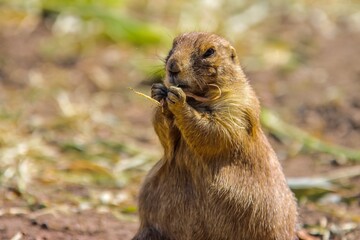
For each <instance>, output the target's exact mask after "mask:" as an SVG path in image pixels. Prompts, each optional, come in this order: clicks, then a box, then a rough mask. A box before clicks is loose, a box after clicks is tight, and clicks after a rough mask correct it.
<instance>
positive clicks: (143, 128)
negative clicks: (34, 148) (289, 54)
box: [0, 24, 360, 240]
mask: <svg viewBox="0 0 360 240" xmlns="http://www.w3.org/2000/svg"><path fill="white" fill-rule="evenodd" d="M292 28H293V29H296V27H294V25H291V24H290V25H287V24H284V25H283V26H282V27H281V28H280V29H278V30H277V31H278V32H274V33H272V34H274V35H277V36H278V37H280V38H283V39H286V40H287V41H288V42H290V43H291V42H292V43H295V42H296V41H297V39H299V37H301V36H302V35H303V32H302V31H301V28H299V29H300V30H299V31H291V29H292ZM289 31H290V32H292V34H289ZM306 31H308V29H307V30H306ZM312 31H313V34H314V35H316V37H314V38H312V41H313V42H312V43H311V44H309V45H306V46H304V47H303V48H302V49H301V51H302V54H303V56H302V57H303V58H304V59H306V63H304V64H299V66H298V67H297V68H295V69H291V70H289V69H276V68H270V69H257V70H251V69H246V65H245V71H246V72H247V74H248V76H249V79H250V81H251V84H252V85H253V86H254V88H255V91H256V92H257V93H258V95H259V97H260V99H261V102H262V104H263V105H264V106H267V107H271V109H272V110H274V111H275V112H277V113H279V115H281V116H282V117H283V118H284V119H285V120H286V121H287V122H290V123H292V124H294V125H297V126H299V127H301V128H302V129H305V130H306V131H308V132H310V133H312V134H314V135H316V136H319V137H320V138H322V139H324V140H326V141H329V142H333V143H336V144H340V145H344V146H347V147H352V148H357V149H359V143H360V130H359V129H360V95H359V93H360V84H359V83H360V82H359V81H360V79H359V76H360V64H359V56H360V44H359V42H360V32H358V31H351V30H350V29H347V28H342V29H341V28H339V29H338V32H337V33H336V34H335V35H334V36H332V37H325V36H322V35H321V34H319V33H317V32H316V31H315V30H314V29H313V30H312ZM285 33H286V35H284V36H282V35H281V34H285ZM307 34H308V35H311V34H309V33H308V32H307ZM49 38H51V31H50V30H49V29H47V28H46V27H45V26H44V25H41V24H40V26H39V27H37V28H36V29H35V30H34V31H32V32H30V33H29V32H28V31H27V30H26V29H18V30H17V31H15V32H11V34H9V32H8V31H5V30H4V29H2V30H0V42H1V45H0V53H1V54H0V55H1V59H7V60H2V62H1V61H0V62H1V68H0V84H1V88H0V100H1V101H3V100H7V99H14V98H16V97H18V95H17V96H15V95H14V97H13V98H10V97H9V96H10V95H11V94H14V93H15V94H19V93H21V91H20V90H21V89H26V88H27V87H28V85H29V84H31V83H29V82H28V80H27V77H26V76H27V74H28V70H29V69H33V68H34V67H36V66H37V67H39V68H41V69H42V70H43V71H44V72H45V73H46V74H48V76H51V77H54V78H56V76H52V75H51V71H52V68H54V66H56V67H58V68H61V69H62V73H63V74H67V73H68V74H69V75H71V77H74V79H78V80H77V81H75V82H71V83H67V84H69V85H73V86H74V88H75V86H77V85H78V84H80V85H81V83H82V82H81V81H85V80H84V79H88V76H89V75H91V74H92V72H91V70H92V69H93V68H95V67H97V66H103V65H104V63H103V62H102V60H101V59H103V58H102V57H103V53H104V52H106V51H107V50H108V48H107V47H103V48H102V47H100V48H99V49H95V50H94V51H93V53H92V54H93V55H92V57H91V58H86V59H84V58H81V57H79V56H76V55H75V54H72V53H61V54H60V53H59V54H60V55H58V56H56V58H54V60H52V61H50V63H48V61H49V59H44V57H43V56H42V54H43V53H41V52H39V46H41V45H42V43H43V42H44V41H45V40H47V39H49ZM123 48H124V49H126V46H125V47H123ZM129 55H131V52H126V51H124V52H123V55H122V56H121V57H120V60H119V61H120V62H121V63H124V65H125V66H124V67H122V68H120V69H115V68H111V66H110V67H108V68H109V69H110V70H109V74H110V75H111V76H113V79H116V78H118V76H122V75H123V76H125V78H127V79H134V78H136V77H139V78H141V75H139V74H136V73H133V71H134V70H131V71H130V72H129V71H127V65H126V61H127V59H128V58H129V57H131V56H129ZM334 56H335V57H334ZM1 59H0V60H1ZM99 59H100V60H99ZM56 74H58V72H56ZM49 78H50V77H49ZM79 79H82V80H79ZM300 79H306V80H305V81H303V80H302V81H301V80H300ZM49 81H51V80H49ZM86 81H89V80H86ZM144 82H146V81H144ZM144 82H142V81H140V80H138V81H137V82H136V84H137V85H136V86H138V87H139V88H143V89H147V90H148V89H149V87H148V85H146V83H145V84H144ZM33 84H34V83H33ZM35 84H37V83H35ZM128 85H129V83H128V82H127V81H121V80H120V82H118V83H117V84H116V85H115V88H116V90H119V91H120V92H121V93H122V94H121V95H114V96H112V97H113V98H112V101H113V104H114V105H115V106H112V107H109V108H113V109H112V110H116V111H117V112H118V114H119V116H121V119H122V121H123V122H122V124H123V125H124V126H125V128H126V129H128V128H131V131H130V130H128V131H126V130H124V134H123V136H122V137H119V140H123V139H125V140H126V141H127V142H131V143H135V144H137V145H138V146H141V147H142V148H143V149H146V151H155V152H158V153H161V148H160V145H159V143H158V142H157V139H156V136H155V134H154V133H153V130H152V127H151V121H150V117H149V116H150V115H151V112H152V109H151V107H149V105H148V104H144V102H142V101H141V100H129V98H130V97H129V94H126V93H125V92H126V91H127V90H124V89H126V87H127V86H128ZM81 86H82V87H83V88H86V89H87V90H86V91H87V92H89V93H93V92H96V91H98V89H99V88H102V87H103V88H111V87H112V86H111V84H110V87H108V86H99V85H96V81H95V82H91V81H89V82H88V83H87V84H86V86H85V87H84V86H83V85H81ZM38 87H39V88H41V86H38ZM19 89H20V90H19ZM269 90H271V91H269ZM50 94H51V93H50ZM51 104H53V103H51V102H50V103H41V104H40V103H37V105H36V107H34V106H33V108H31V109H30V110H29V109H28V110H29V111H34V113H37V112H41V113H42V114H45V115H48V116H51V115H52V114H53V111H54V109H53V107H52V105H51ZM144 116H146V117H144ZM101 134H103V135H104V136H106V135H107V134H108V133H107V132H106V131H102V132H101ZM59 137H61V136H59ZM122 138H123V139H122ZM269 138H270V140H271V142H272V144H273V146H274V148H275V150H276V152H277V154H278V155H279V158H280V161H281V163H282V165H283V168H284V171H285V174H286V176H287V177H289V178H291V177H312V176H322V175H323V174H326V173H329V172H331V170H339V169H348V168H349V167H350V168H351V167H353V166H356V164H355V163H354V162H351V161H343V159H336V158H334V157H332V156H329V155H327V154H320V153H313V152H306V151H301V146H297V145H296V144H295V145H293V143H291V142H290V143H287V142H284V141H280V140H279V139H277V138H276V137H274V136H272V135H271V134H269ZM289 149H293V152H291V151H289ZM138 183H139V182H136V183H135V184H138ZM339 184H341V185H342V186H344V189H343V190H342V196H345V198H346V199H347V200H348V202H347V203H344V202H339V201H337V200H336V199H337V198H336V197H337V195H334V199H333V198H331V196H332V195H330V197H329V198H322V199H321V201H320V202H312V201H309V200H305V201H302V200H300V201H299V209H300V215H301V216H300V217H301V223H302V224H301V226H300V227H303V228H305V229H306V230H307V231H308V232H309V233H311V234H312V235H313V236H319V237H321V238H322V239H332V240H356V239H360V226H359V224H360V188H359V186H360V176H357V177H354V178H350V179H347V178H346V179H344V180H343V181H341V182H340V183H339ZM136 186H138V185H136ZM105 188H106V186H105ZM6 191H9V189H2V191H1V193H2V195H3V196H5V192H6ZM75 191H76V192H78V193H79V190H75ZM135 191H136V190H135ZM79 194H80V193H79ZM134 195H135V196H136V193H134ZM54 196H55V197H52V198H51V197H49V198H50V199H54V198H56V197H57V198H58V199H60V198H61V197H59V195H54ZM61 201H62V200H61ZM24 205H26V204H24V201H18V202H17V201H13V202H11V204H10V205H3V206H1V207H2V210H1V211H2V212H1V214H0V239H4V240H5V239H14V240H15V239H36V240H37V239H52V240H53V239H54V240H56V239H74V240H75V239H124V240H126V239H131V237H132V235H133V234H134V233H135V231H136V228H137V224H138V223H137V222H136V220H135V222H131V221H130V222H129V221H126V220H124V219H122V218H119V217H115V216H117V214H112V213H111V210H108V211H106V213H104V212H102V211H101V210H99V209H97V210H96V209H90V210H81V209H76V210H75V211H67V212H65V213H64V212H58V211H56V212H50V213H48V212H46V211H44V210H43V209H42V208H41V207H39V208H37V207H35V208H34V209H31V210H24V211H23V209H26V207H24ZM14 209H15V210H16V209H20V210H19V211H12V210H14Z"/></svg>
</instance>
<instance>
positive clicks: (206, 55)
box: [203, 47, 215, 58]
mask: <svg viewBox="0 0 360 240" xmlns="http://www.w3.org/2000/svg"><path fill="white" fill-rule="evenodd" d="M214 53H215V49H214V48H212V47H211V48H209V49H208V50H206V52H205V53H204V54H203V58H208V57H211V56H212V55H214Z"/></svg>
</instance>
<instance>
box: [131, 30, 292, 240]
mask: <svg viewBox="0 0 360 240" xmlns="http://www.w3.org/2000/svg"><path fill="white" fill-rule="evenodd" d="M210 48H212V49H213V50H214V51H211V50H209V49H210ZM208 50H209V51H208ZM207 51H208V52H207ZM206 52H207V54H205V53H206ZM204 54H205V55H204ZM166 70H167V71H166V72H167V75H166V78H165V81H164V83H165V86H164V85H162V84H154V86H153V88H152V97H153V98H155V99H156V100H158V101H163V102H164V106H163V109H162V108H161V107H158V108H157V110H156V113H155V117H154V128H155V131H156V133H157V135H158V136H159V139H160V142H161V144H162V145H163V147H164V156H163V158H162V159H161V160H160V161H159V162H158V163H157V164H156V165H155V166H154V167H153V169H152V170H151V171H150V172H149V174H148V176H147V177H146V179H145V182H144V184H143V186H142V189H141V192H140V197H139V213H140V220H141V226H140V229H139V231H138V233H137V234H136V236H135V237H134V239H136V240H145V239H146V240H152V239H153V240H155V239H159V240H160V239H162V240H164V239H169V240H192V239H194V240H221V239H224V240H226V239H228V240H232V239H236V240H237V239H240V240H265V239H266V240H292V239H295V224H296V219H297V208H296V202H295V199H294V197H293V194H292V193H291V191H290V189H289V188H288V186H287V184H286V181H285V177H284V175H283V173H282V169H281V166H280V164H279V162H278V160H277V157H276V155H275V153H274V151H273V150H272V148H271V146H270V145H269V143H268V141H267V139H266V137H265V136H264V134H263V132H262V130H261V128H260V123H259V113H260V106H259V101H258V99H257V97H256V95H255V93H254V92H253V90H252V88H251V87H250V85H249V84H248V81H247V80H246V78H245V76H244V74H243V72H242V70H241V68H240V66H239V63H238V59H237V57H236V53H235V50H234V48H233V47H232V46H231V45H230V44H229V43H228V41H226V40H225V39H223V38H221V37H219V36H217V35H214V34H209V33H201V32H200V33H199V32H192V33H185V34H183V35H180V36H178V37H177V38H176V39H175V40H174V44H173V48H172V50H171V51H170V53H169V56H168V57H167V59H166ZM208 84H216V85H217V86H219V87H220V89H221V96H220V98H217V99H215V100H209V101H206V102H199V101H196V100H195V99H193V98H191V97H187V96H186V94H185V92H191V93H193V94H195V95H199V96H203V97H207V98H209V99H211V96H212V95H216V93H214V92H213V91H215V90H216V89H215V90H214V89H212V88H209V87H208Z"/></svg>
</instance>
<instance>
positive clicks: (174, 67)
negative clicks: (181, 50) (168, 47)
mask: <svg viewBox="0 0 360 240" xmlns="http://www.w3.org/2000/svg"><path fill="white" fill-rule="evenodd" d="M167 70H168V71H169V72H170V73H171V74H177V73H179V72H180V71H181V67H180V64H179V62H178V61H177V60H176V59H174V58H172V59H170V60H169V62H168V64H167Z"/></svg>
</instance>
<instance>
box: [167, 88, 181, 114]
mask: <svg viewBox="0 0 360 240" xmlns="http://www.w3.org/2000/svg"><path fill="white" fill-rule="evenodd" d="M166 102H167V104H168V107H169V109H170V110H171V111H174V110H176V109H179V108H181V107H183V106H184V104H185V103H186V94H185V92H184V91H183V90H182V89H181V88H179V87H174V86H171V87H170V88H169V89H168V93H167V98H166Z"/></svg>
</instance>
